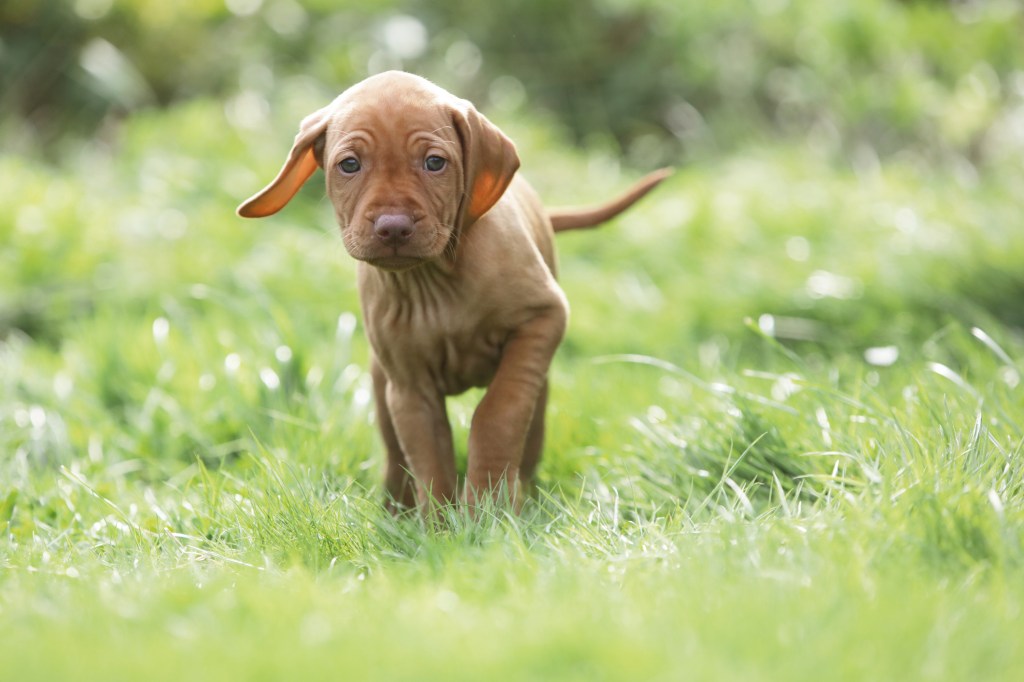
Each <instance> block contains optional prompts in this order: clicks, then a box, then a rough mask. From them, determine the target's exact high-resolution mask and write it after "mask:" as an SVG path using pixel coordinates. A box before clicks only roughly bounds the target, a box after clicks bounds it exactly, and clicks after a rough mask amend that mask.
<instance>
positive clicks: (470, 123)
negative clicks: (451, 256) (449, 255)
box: [452, 100, 519, 229]
mask: <svg viewBox="0 0 1024 682" xmlns="http://www.w3.org/2000/svg"><path fill="white" fill-rule="evenodd" d="M452 118H453V119H454V122H455V130H456V132H457V133H458V135H459V141H460V142H461V144H462V163H463V173H464V174H465V185H466V187H465V194H464V195H463V197H462V205H461V207H460V209H459V222H460V225H461V226H462V228H463V229H465V228H467V227H469V226H470V225H472V224H473V223H475V222H476V221H477V219H479V218H480V216H482V215H483V214H484V213H487V211H489V210H491V207H492V206H494V204H496V203H497V202H498V199H500V198H501V195H502V194H504V193H505V190H506V189H507V188H508V185H509V183H510V182H512V176H514V175H515V174H516V171H517V170H518V169H519V154H517V153H516V147H515V145H514V144H512V140H510V139H508V138H507V137H506V136H505V134H504V133H503V132H501V131H500V130H499V129H498V127H497V126H496V125H494V124H493V123H491V122H490V121H488V120H487V118H486V117H484V115H483V114H481V113H480V112H478V111H477V110H476V108H475V107H474V106H473V105H472V104H470V103H469V102H466V101H464V100H459V103H458V105H456V106H454V107H453V109H452Z"/></svg>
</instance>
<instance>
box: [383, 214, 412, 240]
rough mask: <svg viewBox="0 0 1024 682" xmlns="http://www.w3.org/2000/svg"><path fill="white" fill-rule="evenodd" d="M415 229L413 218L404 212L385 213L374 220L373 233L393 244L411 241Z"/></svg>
mask: <svg viewBox="0 0 1024 682" xmlns="http://www.w3.org/2000/svg"><path fill="white" fill-rule="evenodd" d="M415 231H416V227H415V226H414V225H413V222H412V218H411V217H410V216H407V215H405V214H404V213H383V214H381V215H379V216H377V219H376V220H374V221H373V233H374V234H375V235H377V239H380V240H381V241H383V242H387V243H388V244H391V245H398V244H401V243H403V242H407V241H409V237H411V236H412V233H413V232H415Z"/></svg>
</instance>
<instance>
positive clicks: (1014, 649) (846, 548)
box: [0, 103, 1024, 680]
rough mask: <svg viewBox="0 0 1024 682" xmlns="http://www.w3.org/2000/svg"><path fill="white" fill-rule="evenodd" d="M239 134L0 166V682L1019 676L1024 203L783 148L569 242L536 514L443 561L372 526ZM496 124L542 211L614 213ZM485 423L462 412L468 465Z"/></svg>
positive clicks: (460, 530)
mask: <svg viewBox="0 0 1024 682" xmlns="http://www.w3.org/2000/svg"><path fill="white" fill-rule="evenodd" d="M221 116H222V112H221V109H220V108H219V106H217V105H214V104H203V103H196V104H193V105H190V106H189V107H187V108H183V109H179V110H173V111H170V112H168V113H166V114H163V115H159V116H157V115H153V116H151V117H147V118H140V119H137V120H135V121H132V122H131V123H130V124H129V125H128V127H127V129H126V130H125V133H124V142H123V148H121V149H119V150H118V153H117V154H116V155H104V154H102V153H99V152H94V153H92V154H91V155H89V154H84V155H83V156H82V157H81V158H80V159H69V160H68V161H67V163H66V165H64V166H61V167H60V168H56V169H55V168H50V167H43V166H41V165H39V164H37V163H35V162H32V161H28V160H25V159H22V158H18V157H6V158H4V159H2V160H0V164H2V166H3V174H4V177H5V178H7V177H10V178H13V180H12V181H11V182H10V183H5V184H4V185H3V186H2V187H0V215H3V216H6V218H4V219H0V238H2V239H3V243H4V244H5V247H4V250H3V252H2V257H3V262H4V264H5V265H7V266H9V267H5V268H3V269H2V274H0V278H2V279H0V282H2V288H0V292H2V293H0V325H2V333H3V338H4V340H3V342H2V343H0V451H2V452H3V453H4V454H3V456H2V458H0V481H2V483H3V488H2V490H0V527H2V528H3V530H4V539H3V540H2V541H0V566H2V568H3V570H2V572H0V660H2V661H3V662H4V663H3V669H4V670H5V671H7V673H8V674H9V675H10V676H12V678H14V677H16V678H17V679H47V680H50V679H72V678H74V679H101V678H102V679H139V678H146V679H155V680H159V679H182V678H189V679H200V680H201V679H225V678H255V679H281V678H286V679H305V678H311V679H318V678H327V677H330V678H332V679H336V678H337V677H338V676H342V677H345V678H348V679H381V678H386V679H432V678H437V677H442V676H443V677H446V678H449V679H480V678H488V679H539V678H545V679H563V678H564V679H588V680H591V679H629V680H633V679H665V680H670V679H671V680H674V679H683V678H688V677H692V678H697V679H734V678H739V677H741V676H742V677H744V678H749V679H764V680H777V679H787V678H791V679H822V678H823V677H824V678H827V679H950V680H955V679H962V680H975V679H986V680H998V679H1007V680H1011V679H1015V678H1016V675H1015V672H1019V671H1020V670H1021V669H1022V667H1024V655H1022V654H1021V653H1020V647H1019V646H1018V643H1019V642H1020V641H1021V639H1022V636H1024V632H1022V630H1024V628H1022V625H1021V623H1022V622H1024V621H1022V619H1021V617H1020V614H1021V608H1022V605H1024V587H1022V585H1024V583H1022V582H1021V580H1020V577H1021V562H1022V558H1024V554H1022V547H1021V542H1022V539H1024V537H1022V535H1024V533H1022V529H1024V466H1022V465H1021V456H1022V454H1024V453H1022V449H1024V430H1022V424H1024V413H1022V410H1024V407H1022V405H1024V403H1022V401H1021V390H1022V387H1021V372H1022V371H1024V365H1022V362H1024V361H1022V358H1024V341H1022V338H1021V335H1020V331H1019V328H1018V327H1017V326H1015V325H1016V324H1017V323H1018V322H1019V320H1020V315H1021V312H1020V311H1021V308H1020V305H1021V304H1020V300H1021V299H1020V298H1019V296H1018V295H1017V294H1018V293H1019V291H1020V289H1019V288H1018V287H1019V282H1020V279H1019V277H1020V273H1019V266H1018V263H1019V262H1021V256H1022V254H1024V236H1022V235H1024V232H1021V231H1020V230H1019V229H1018V228H1019V219H1018V218H1017V206H1018V197H1019V195H1020V190H1021V188H1022V187H1024V176H1022V175H1021V173H1020V170H1019V168H1015V167H1008V168H998V169H995V170H992V171H991V172H990V173H986V174H983V175H982V176H980V177H979V178H977V179H976V182H974V183H973V184H971V183H968V184H966V185H965V184H964V183H963V182H961V181H960V180H958V179H957V178H956V177H955V174H954V173H952V171H950V170H949V169H948V168H943V167H939V168H934V169H924V168H920V167H917V166H913V165H910V166H908V165H902V164H901V163H899V162H898V161H893V162H891V163H885V164H882V165H881V166H880V167H879V168H878V169H877V170H876V171H874V172H872V173H870V174H869V175H867V176H865V175H864V174H863V173H861V172H858V171H855V170H853V169H851V168H849V167H847V166H846V165H844V164H842V163H840V162H837V161H835V160H832V159H826V158H821V157H820V156H816V155H815V154H813V153H809V152H808V151H807V150H806V149H804V148H802V147H799V146H777V147H772V148H765V149H762V150H760V151H756V152H751V153H750V154H744V155H742V156H735V157H729V158H725V159H718V160H713V161H712V160H709V161H708V162H707V163H706V164H704V165H701V166H699V167H698V166H694V167H690V168H685V169H682V170H681V171H680V173H679V174H678V175H677V176H676V177H675V178H673V179H672V180H670V181H669V182H668V183H667V184H666V186H665V187H664V188H662V189H660V190H659V191H658V193H657V194H654V195H652V196H651V197H650V199H649V200H647V201H645V203H644V204H642V205H641V206H638V207H637V208H636V209H635V210H634V211H633V212H631V213H630V214H628V215H626V216H624V217H623V219H622V220H620V221H618V222H617V223H616V224H615V225H613V226H609V227H606V228H604V229H603V230H601V231H597V232H593V233H588V234H575V235H566V236H565V237H564V238H560V242H559V244H560V248H561V255H562V262H561V266H562V267H561V270H562V281H563V284H564V286H565V288H566V290H567V292H568V294H569V298H570V301H571V303H572V306H573V318H572V322H571V329H570V332H569V337H568V339H567V341H566V344H565V346H564V347H563V349H562V351H561V352H560V354H559V356H558V358H557V359H556V363H555V366H554V368H553V370H552V398H551V408H550V416H549V434H548V446H547V450H546V455H545V460H544V462H543V464H542V467H541V471H540V486H539V492H538V495H537V498H536V499H535V500H531V501H530V502H529V504H527V506H526V508H525V509H524V512H523V514H522V515H520V516H514V515H510V514H509V513H507V511H506V510H504V509H501V508H492V509H487V510H485V512H484V513H482V514H480V515H479V516H478V517H476V518H471V517H470V516H469V515H468V514H467V513H465V511H463V510H453V511H451V512H450V514H449V515H448V517H447V518H446V522H445V523H443V524H440V527H430V528H428V527H425V525H424V523H423V522H422V521H421V520H420V518H419V517H418V516H416V515H409V516H406V517H401V518H394V517H392V516H390V515H389V514H388V513H387V512H386V511H385V510H384V508H383V506H382V504H381V500H382V492H381V489H380V474H381V467H382V455H381V450H380V446H379V444H378V440H377V436H376V433H375V424H374V421H373V415H372V409H371V402H372V401H371V400H370V387H369V382H368V377H367V373H366V351H367V348H366V341H365V339H364V337H363V334H362V324H361V321H360V319H359V315H358V304H357V299H356V292H355V287H354V279H353V267H352V264H351V262H350V261H349V260H348V258H347V256H346V255H345V254H344V252H343V249H342V248H341V246H340V244H339V243H338V240H337V238H336V237H335V235H334V234H333V228H332V227H331V223H330V216H329V209H328V208H327V207H326V205H325V204H324V202H323V201H321V200H320V195H321V193H320V192H319V190H318V189H317V188H310V189H309V190H308V191H306V192H305V193H304V195H303V198H302V199H301V200H300V201H298V202H296V203H295V204H294V206H290V207H289V209H288V211H286V212H283V213H282V214H280V215H279V216H277V217H275V218H274V219H272V220H269V221H262V222H257V223H251V222H242V221H240V220H236V219H235V218H233V217H232V215H231V210H232V208H233V206H234V205H235V204H236V203H237V200H238V198H239V197H240V196H243V195H245V193H246V192H248V191H251V190H252V189H253V188H255V187H257V186H259V184H260V177H259V176H258V174H257V173H255V172H253V171H252V169H251V168H249V165H253V166H254V167H255V166H258V167H260V168H268V169H273V168H275V167H276V164H277V163H278V162H279V159H278V158H277V155H278V154H279V153H280V152H281V151H282V149H283V147H284V144H285V143H286V142H287V140H283V141H281V143H280V144H272V143H270V142H268V141H262V142H260V141H248V142H243V140H242V139H241V138H240V136H237V135H235V134H225V133H224V128H223V126H222V125H218V124H216V122H217V121H219V117H221ZM509 125H510V126H511V127H512V128H513V129H514V132H513V134H514V136H515V137H516V139H517V141H519V142H520V147H521V151H522V154H523V156H524V159H526V164H525V168H526V172H527V175H529V176H530V177H532V178H534V179H535V180H537V184H538V185H539V186H540V188H541V190H542V193H543V194H544V195H545V196H546V197H547V198H548V200H549V201H550V202H551V203H560V202H561V199H562V197H565V201H566V203H570V202H571V201H578V200H580V201H581V200H586V199H588V198H590V199H593V198H597V197H600V196H602V195H604V194H606V193H607V192H610V191H612V190H613V189H614V188H615V187H617V186H621V185H622V184H624V182H625V181H626V178H624V177H623V178H617V179H615V178H614V177H613V176H612V175H608V176H604V175H602V174H601V173H599V172H596V171H594V170H587V169H588V168H590V169H593V168H595V167H598V168H599V167H600V164H597V165H595V164H589V165H588V162H587V159H583V158H579V157H578V156H576V155H573V154H571V153H568V152H567V151H565V150H557V149H556V150H552V149H550V140H548V139H547V138H545V137H544V135H543V134H542V133H538V132H536V131H534V130H533V129H532V128H531V127H530V125H529V124H528V123H524V122H521V121H520V122H518V123H515V122H510V124H509ZM180 127H188V128H189V130H190V131H192V135H191V136H189V138H188V140H187V141H184V142H180V143H179V138H178V137H176V136H174V135H173V134H172V132H173V131H174V130H176V129H178V128H180ZM214 152H215V153H214ZM250 157H259V162H258V163H257V164H250V162H249V161H245V160H243V159H249V158H250ZM196 158H206V159H214V160H209V161H208V162H206V163H202V164H199V163H197V162H195V161H194V159H196ZM531 168H532V169H536V170H534V171H532V172H531ZM140 169H141V170H140ZM552 169H555V170H564V171H566V172H557V173H556V172H552ZM580 178H583V182H578V181H579V180H580ZM574 183H576V184H579V185H582V187H573V184H574ZM478 397H479V394H474V395H471V396H467V397H465V398H460V399H457V400H454V401H452V405H451V408H450V413H451V416H452V420H453V424H454V428H455V432H456V440H457V442H459V443H460V445H459V451H460V454H459V456H460V461H462V459H464V456H465V455H464V452H465V448H464V445H462V444H464V442H465V437H466V429H467V428H468V422H469V418H470V416H471V414H472V409H473V405H474V400H475V399H477V398H478Z"/></svg>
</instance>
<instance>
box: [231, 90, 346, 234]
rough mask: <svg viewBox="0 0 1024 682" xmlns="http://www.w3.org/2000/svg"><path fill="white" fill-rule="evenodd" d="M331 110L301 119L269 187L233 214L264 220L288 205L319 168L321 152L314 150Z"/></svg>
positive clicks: (323, 110)
mask: <svg viewBox="0 0 1024 682" xmlns="http://www.w3.org/2000/svg"><path fill="white" fill-rule="evenodd" d="M330 112H331V107H324V108H323V109H320V110H319V111H316V112H314V113H312V114H310V115H309V116H307V117H306V118H304V119H302V123H301V124H300V126H299V133H298V134H297V135H296V136H295V143H294V144H293V145H292V149H291V151H290V152H288V158H287V160H285V162H284V166H283V167H282V168H281V171H280V172H279V173H278V174H277V177H276V178H274V179H273V180H272V181H271V182H270V184H269V185H267V186H266V187H264V188H263V189H261V190H260V191H259V192H258V193H256V194H254V195H253V196H251V197H249V198H248V199H246V200H245V201H244V202H243V203H242V205H241V206H239V207H238V210H237V211H236V213H238V215H240V216H242V217H243V218H263V217H265V216H268V215H273V214H274V213H277V212H278V211H280V210H281V209H282V208H284V205H285V204H287V203H288V202H289V201H291V198H292V197H293V196H295V193H296V192H298V191H299V188H300V187H302V185H303V183H305V182H306V180H308V179H309V176H311V175H313V173H314V172H315V171H316V169H317V168H318V167H320V165H321V164H322V151H321V152H319V153H318V150H317V149H316V146H317V142H318V140H322V136H323V134H324V132H325V131H326V130H327V122H328V121H329V120H330V118H331V117H330Z"/></svg>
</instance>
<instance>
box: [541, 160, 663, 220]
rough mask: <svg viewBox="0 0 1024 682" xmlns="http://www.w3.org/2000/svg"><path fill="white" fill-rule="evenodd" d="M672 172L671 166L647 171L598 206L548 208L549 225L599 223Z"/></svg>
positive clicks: (618, 211)
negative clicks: (651, 171)
mask: <svg viewBox="0 0 1024 682" xmlns="http://www.w3.org/2000/svg"><path fill="white" fill-rule="evenodd" d="M672 172H673V169H671V168H661V169H659V170H656V171H654V172H653V173H648V174H647V175H645V176H644V177H642V178H640V180H639V181H637V183H636V184H635V185H633V186H632V187H630V188H629V189H628V190H627V191H626V192H624V193H622V194H621V195H619V196H617V197H615V198H614V199H612V200H611V201H609V202H607V203H604V204H601V205H600V206H594V207H591V208H554V209H549V210H548V216H549V217H550V218H551V225H552V227H554V228H555V232H562V231H563V230H575V229H578V228H581V227H594V226H596V225H600V224H601V223H603V222H605V221H608V220H611V219H612V218H614V217H615V216H617V215H619V214H620V213H622V212H623V211H625V210H626V209H627V208H629V207H630V206H632V205H633V204H635V203H636V202H637V201H639V200H640V199H641V198H642V197H643V196H644V195H645V194H647V193H648V192H650V191H651V190H652V189H654V188H655V187H657V186H658V183H660V182H661V181H662V180H664V179H665V178H667V177H668V176H670V175H672Z"/></svg>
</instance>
